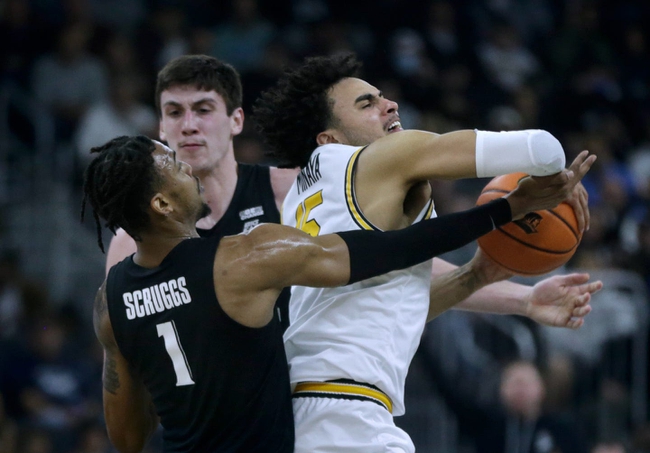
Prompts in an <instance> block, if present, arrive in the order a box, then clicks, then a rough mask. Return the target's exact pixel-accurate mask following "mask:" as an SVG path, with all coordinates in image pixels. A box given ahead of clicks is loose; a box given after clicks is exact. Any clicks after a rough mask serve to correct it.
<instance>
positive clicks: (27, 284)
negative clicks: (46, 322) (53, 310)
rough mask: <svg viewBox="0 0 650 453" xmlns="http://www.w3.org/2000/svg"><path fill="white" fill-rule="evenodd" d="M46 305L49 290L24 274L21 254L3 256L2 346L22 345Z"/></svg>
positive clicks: (0, 298) (11, 252)
mask: <svg viewBox="0 0 650 453" xmlns="http://www.w3.org/2000/svg"><path fill="white" fill-rule="evenodd" d="M46 304H47V294H46V292H45V289H44V288H41V287H40V286H39V285H38V284H37V283H35V282H33V281H31V280H29V279H28V278H27V277H26V276H25V275H24V274H23V272H22V270H21V263H20V255H19V254H18V252H17V251H16V250H6V251H4V252H2V253H0V345H1V344H2V342H3V341H7V340H12V341H19V340H20V338H21V335H22V334H23V333H24V328H25V326H26V324H27V323H28V322H29V320H30V319H33V317H34V316H36V315H37V314H38V313H39V312H41V311H42V310H43V309H44V308H45V306H46ZM0 371H1V370H0Z"/></svg>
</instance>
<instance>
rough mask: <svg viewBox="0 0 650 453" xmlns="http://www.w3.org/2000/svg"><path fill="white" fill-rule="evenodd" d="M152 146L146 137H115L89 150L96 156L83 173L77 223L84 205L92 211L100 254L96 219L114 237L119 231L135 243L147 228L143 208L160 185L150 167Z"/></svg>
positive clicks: (152, 168) (145, 209) (83, 211)
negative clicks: (102, 220)
mask: <svg viewBox="0 0 650 453" xmlns="http://www.w3.org/2000/svg"><path fill="white" fill-rule="evenodd" d="M155 149H156V145H155V143H154V142H153V140H151V139H150V138H148V137H145V136H143V135H138V136H134V137H127V136H122V137H117V138H114V139H113V140H111V141H109V142H108V143H106V144H104V145H102V146H98V147H95V148H92V149H91V150H90V152H91V153H93V154H97V156H96V157H95V158H94V159H93V160H92V161H91V162H90V164H89V165H88V167H87V168H86V171H85V172H84V184H83V192H84V196H83V200H82V202H81V220H82V221H83V219H84V213H85V210H86V201H88V202H89V203H90V206H91V207H92V209H93V217H94V218H95V224H96V226H97V237H98V241H97V242H98V244H99V248H100V249H101V250H102V252H104V244H103V242H102V232H101V225H100V222H99V217H102V218H103V219H104V220H106V225H105V226H106V227H107V228H108V229H109V230H111V231H112V232H113V234H115V231H116V230H117V229H118V228H123V229H124V231H126V232H127V233H128V234H129V236H131V237H132V238H133V239H135V240H136V241H139V240H141V237H140V236H139V233H140V232H141V231H143V229H144V228H146V227H147V226H148V225H149V216H148V215H147V206H148V205H149V201H150V200H151V197H153V195H154V194H155V191H156V190H158V189H159V187H160V184H161V183H162V177H161V175H160V173H158V170H157V169H156V166H155V165H154V158H153V152H154V150H155Z"/></svg>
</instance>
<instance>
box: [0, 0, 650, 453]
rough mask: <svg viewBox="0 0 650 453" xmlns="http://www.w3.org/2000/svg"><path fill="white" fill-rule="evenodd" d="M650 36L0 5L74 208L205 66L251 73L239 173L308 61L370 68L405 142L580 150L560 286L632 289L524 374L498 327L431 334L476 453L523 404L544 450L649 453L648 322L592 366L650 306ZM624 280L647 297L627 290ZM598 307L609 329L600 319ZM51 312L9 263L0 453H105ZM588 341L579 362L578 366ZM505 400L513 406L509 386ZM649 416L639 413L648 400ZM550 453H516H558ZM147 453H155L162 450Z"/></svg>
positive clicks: (0, 59)
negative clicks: (543, 144)
mask: <svg viewBox="0 0 650 453" xmlns="http://www.w3.org/2000/svg"><path fill="white" fill-rule="evenodd" d="M648 30H650V3H648V2H644V1H641V0H617V1H614V0H600V1H598V0H591V1H590V0H409V1H398V0H375V1H373V2H370V3H369V2H350V1H342V0H275V1H272V2H271V1H262V0H219V1H210V0H186V1H181V0H2V1H0V86H3V87H4V86H7V87H12V89H17V90H20V91H22V92H24V93H27V94H28V96H30V97H31V98H33V99H34V100H35V101H36V103H35V104H34V105H35V106H37V107H36V108H38V109H42V110H43V111H45V112H48V113H49V114H50V115H51V117H52V118H53V119H54V127H55V134H56V141H57V152H59V153H67V156H68V157H69V160H68V161H69V162H71V165H72V166H73V169H72V172H71V174H73V175H74V177H73V178H72V179H73V181H70V183H71V185H72V190H78V184H79V181H80V175H81V172H82V170H83V168H84V167H85V165H86V163H87V162H88V159H89V155H88V150H89V149H90V148H91V147H92V146H96V145H100V144H102V143H104V142H105V141H107V140H108V139H110V138H113V137H114V136H117V135H131V134H139V133H141V134H145V135H149V136H151V137H157V135H158V133H157V131H158V124H157V123H158V118H157V113H156V111H155V107H154V93H153V88H154V82H155V76H156V73H157V71H158V70H159V69H160V68H161V67H162V66H163V65H164V64H165V63H166V62H167V61H169V60H170V59H171V58H174V57H176V56H179V55H182V54H186V53H202V54H209V55H213V56H215V57H218V58H220V59H223V60H225V61H227V62H229V63H231V64H232V65H233V66H235V67H236V68H237V69H238V71H239V72H240V74H241V76H242V81H243V86H244V111H245V112H246V113H247V114H248V115H249V116H248V118H247V121H246V124H245V130H244V132H243V133H242V134H241V135H240V136H239V137H237V138H236V139H235V152H236V155H237V158H238V159H239V160H240V161H243V162H263V163H269V164H272V163H273V162H269V161H267V159H266V157H265V155H264V146H263V144H262V142H261V140H260V138H259V137H258V136H257V135H256V132H255V128H254V117H252V116H251V113H252V109H251V105H252V103H253V101H254V100H255V99H256V97H257V96H258V94H259V93H260V91H261V90H263V89H265V88H266V87H268V86H269V85H270V84H271V83H273V82H274V81H275V80H276V78H277V77H278V75H279V74H280V73H281V71H282V70H283V68H284V67H286V66H287V65H290V64H291V63H293V62H296V61H299V60H300V59H302V58H303V57H305V56H308V55H317V54H331V53H336V52H348V51H353V52H355V53H356V54H357V55H358V57H359V58H360V59H361V60H362V61H363V62H364V78H365V79H367V80H368V81H369V82H371V83H373V84H374V85H375V86H377V87H378V88H380V89H381V90H383V92H384V95H385V96H386V97H387V98H389V99H392V100H395V101H397V102H398V103H399V111H400V116H401V118H402V124H403V126H404V127H405V128H417V129H425V130H430V131H434V132H440V133H442V132H448V131H452V130H456V129H464V128H478V129H487V130H515V129H527V128H540V129H546V130H549V131H550V132H552V133H553V134H554V135H555V136H557V137H558V138H559V139H560V141H561V142H562V143H563V145H564V147H565V151H566V153H567V161H570V160H571V159H572V158H573V157H574V156H575V155H576V154H577V153H578V152H579V151H581V150H582V149H589V150H590V151H591V152H592V153H595V154H597V156H598V161H597V162H596V164H595V166H594V168H593V169H592V171H591V172H590V173H589V174H588V175H587V177H586V179H585V181H584V184H585V186H586V187H587V189H588V191H589V204H590V211H591V228H590V229H589V231H587V232H586V233H585V235H584V237H583V239H582V243H581V245H580V247H579V249H578V251H577V253H576V254H575V256H574V257H573V258H572V260H571V261H570V262H569V263H568V265H567V269H566V270H570V269H572V268H575V269H587V270H590V271H593V272H595V273H598V272H601V273H602V275H606V276H613V275H615V273H612V272H611V271H612V270H613V269H616V270H617V272H618V271H621V272H623V274H621V275H623V276H624V277H622V278H621V280H615V284H614V285H613V286H614V287H616V285H617V283H616V282H618V283H620V286H621V288H622V289H621V290H620V291H614V290H612V291H610V292H609V293H604V294H606V295H605V296H603V295H601V296H600V299H598V300H594V313H593V314H592V315H590V317H588V318H587V321H586V322H587V325H586V326H585V328H583V329H584V330H585V331H586V332H585V333H584V334H583V331H582V330H581V331H578V332H570V334H574V333H575V334H576V335H568V336H563V335H567V334H564V333H558V331H557V329H556V330H555V331H553V332H552V333H549V332H546V331H545V330H544V329H542V328H540V327H539V326H531V325H529V323H525V322H521V321H518V322H519V324H520V325H521V326H523V328H525V329H528V331H530V332H531V335H532V336H533V338H534V340H535V344H536V351H537V352H538V353H536V354H534V355H533V356H532V357H521V356H522V354H521V351H520V350H519V351H517V350H515V351H514V352H513V347H512V345H511V344H510V345H509V344H508V341H506V340H503V338H501V337H503V336H504V335H503V332H504V328H499V327H498V326H497V324H498V322H495V321H494V320H492V319H488V318H480V317H476V316H474V317H471V316H469V315H465V314H462V313H461V314H457V313H451V314H449V315H447V314H445V315H443V316H442V317H441V318H440V319H438V320H436V321H434V323H433V324H432V325H431V326H430V327H429V328H428V329H427V333H426V335H425V338H424V340H423V344H422V347H421V350H422V351H421V353H420V354H419V356H418V360H420V361H421V362H422V364H424V365H423V367H422V368H423V369H424V370H425V371H424V373H425V374H427V373H428V376H429V378H430V379H429V380H430V381H431V383H432V385H431V387H435V388H434V389H433V390H432V391H435V392H437V393H438V394H440V395H442V398H443V400H444V401H445V404H447V406H448V407H449V408H450V413H452V414H453V416H454V417H455V418H456V419H457V420H458V424H459V427H460V429H459V431H460V434H459V438H461V439H465V444H464V445H466V446H467V447H466V448H467V450H465V451H468V452H476V453H480V452H483V451H505V450H503V449H501V450H499V449H498V448H497V449H496V450H487V449H485V448H486V445H500V444H499V443H498V441H496V440H494V438H493V437H494V433H496V432H504V433H506V432H507V433H513V432H516V433H518V434H517V435H518V436H519V435H521V436H525V435H529V434H526V433H528V431H527V430H526V427H525V424H524V425H522V426H520V427H518V428H516V429H515V428H512V427H510V426H511V422H510V420H511V419H512V417H513V415H512V414H518V413H519V415H517V416H515V417H514V418H515V419H517V420H519V421H521V420H525V419H526V417H527V416H524V415H521V414H524V413H525V414H528V413H530V412H531V409H529V408H526V407H525V406H526V404H527V403H525V401H526V400H527V399H528V400H529V403H528V404H529V405H532V406H533V407H534V408H535V409H532V412H534V413H535V414H536V415H535V417H546V418H547V419H548V420H550V421H548V422H547V425H545V426H546V428H544V429H547V430H550V431H553V430H556V429H557V430H558V432H565V434H566V433H569V434H566V435H567V436H568V438H570V439H572V441H574V442H576V444H574V445H573V444H571V443H570V442H569V441H567V442H569V443H567V444H565V445H568V446H566V447H564V449H561V450H553V451H561V452H562V453H570V452H574V453H580V452H591V453H621V452H633V451H634V452H645V451H650V429H649V428H648V426H647V425H646V423H645V422H646V420H639V419H638V418H637V419H635V418H634V417H633V416H632V415H631V411H630V407H631V405H632V403H633V401H632V399H633V397H634V393H633V391H632V390H633V385H634V379H635V378H634V376H636V375H637V374H638V373H637V374H635V373H636V371H635V370H636V368H635V367H634V366H633V365H632V363H633V360H632V358H633V357H636V359H637V361H638V359H639V357H638V356H633V355H632V352H633V351H632V350H633V349H635V348H637V347H638V346H635V343H634V341H635V340H634V339H638V338H641V339H642V341H643V338H645V342H646V343H647V336H646V337H644V336H643V332H639V329H647V323H639V322H637V324H634V321H635V320H636V321H638V319H639V317H640V316H639V315H638V313H637V312H634V311H633V310H629V311H628V312H625V313H632V314H631V315H630V316H632V318H634V319H632V320H631V321H629V322H628V325H629V324H630V323H632V326H631V327H629V328H628V329H627V330H625V329H624V328H623V327H621V330H620V331H621V332H623V334H621V335H619V336H617V337H616V336H611V337H608V338H604V339H601V340H600V342H599V347H600V352H599V353H597V354H596V353H593V352H590V351H593V347H595V346H594V343H593V342H594V341H595V340H593V339H594V338H596V337H597V335H598V333H599V332H601V333H602V329H601V327H602V326H603V325H605V324H606V323H608V322H610V323H611V322H612V319H615V318H616V317H617V316H619V317H621V316H622V315H621V313H622V312H623V310H622V309H621V307H625V301H624V302H620V301H619V299H621V298H623V299H624V298H625V297H628V296H629V297H632V296H635V295H636V294H641V295H642V297H643V300H642V303H644V304H646V305H647V302H648V300H647V298H645V291H646V290H648V289H650V209H649V208H650V32H649V31H648ZM7 123H8V127H9V128H10V129H11V133H12V134H15V135H16V136H18V137H21V138H22V139H23V141H24V142H25V143H30V137H31V133H32V130H31V128H30V127H29V125H27V124H26V123H25V122H24V121H21V118H20V116H19V115H17V116H16V117H15V118H14V117H11V115H10V117H9V118H8V119H7ZM11 152H12V151H11V150H9V154H10V153H11ZM483 184H485V181H481V180H475V181H456V182H448V181H444V182H441V181H433V182H432V185H433V189H434V190H433V194H434V198H435V200H436V209H437V211H438V213H439V214H441V213H446V212H451V211H456V210H458V209H464V208H467V207H469V206H471V205H473V203H474V200H475V199H476V196H477V194H478V192H479V191H480V188H481V187H482V185H483ZM0 235H2V232H1V231H0ZM455 256H456V257H457V258H458V259H459V260H463V259H466V258H467V255H463V252H462V251H461V252H459V253H458V254H456V255H455ZM469 256H471V254H470V255H469ZM616 275H618V274H616ZM630 275H632V276H634V277H636V278H637V279H638V281H639V282H641V283H640V286H639V285H637V286H634V283H632V284H627V285H626V284H624V283H625V282H624V281H623V280H624V279H625V278H628V277H629V276H630ZM633 280H634V278H633ZM621 282H622V283H621ZM630 288H632V289H630ZM615 289H616V288H615ZM630 292H634V294H633V295H632V296H630V294H629V293H630ZM629 297H628V299H629ZM617 298H618V299H617ZM628 299H625V300H628ZM597 303H602V306H603V307H608V306H611V312H606V313H613V314H612V315H611V316H610V315H608V314H605V315H602V316H600V317H599V315H597V313H596V311H597V308H598V307H597ZM608 303H610V305H607V304H608ZM52 308H53V304H51V302H50V301H49V299H48V295H47V288H44V287H43V285H41V284H39V282H34V281H31V280H30V279H29V277H28V276H26V275H24V273H21V257H20V256H19V254H17V253H16V252H15V251H13V250H11V249H10V248H8V249H7V250H5V251H4V252H3V254H2V256H1V257H0V453H17V452H21V453H99V452H110V451H112V450H111V448H110V446H109V445H108V442H107V439H106V434H105V428H104V427H103V424H102V413H101V384H100V382H101V365H102V357H101V352H100V350H99V348H98V346H97V344H96V342H95V340H94V337H93V334H92V326H91V325H89V322H88V320H86V319H83V318H80V316H79V313H78V310H76V308H75V306H74V304H57V305H56V310H53V309H52ZM604 310H605V309H603V312H605V311H604ZM641 313H645V312H644V311H643V310H641ZM616 319H617V318H616ZM499 322H500V321H499ZM590 323H591V326H592V327H589V326H590ZM621 325H625V320H623V321H621ZM589 328H590V329H591V330H588V329H589ZM464 329H468V330H464ZM598 329H601V330H598ZM635 329H636V330H635ZM465 331H470V332H472V335H473V337H475V338H477V343H480V344H481V348H480V350H481V353H480V354H478V356H480V357H484V356H486V355H487V356H489V360H483V361H481V360H478V359H477V358H476V357H477V353H476V350H477V349H476V345H473V346H472V345H470V346H467V345H466V346H467V347H473V348H475V349H474V353H473V354H474V355H471V354H469V355H468V354H467V353H466V352H464V349H463V347H464V346H463V341H464V342H465V343H467V341H468V337H467V336H463V335H462V334H460V332H465ZM441 332H443V333H441ZM444 332H447V334H446V336H444V338H442V337H441V335H445V334H444ZM495 332H501V334H500V335H501V336H499V335H497V334H496V333H495ZM581 334H582V335H583V337H582V338H583V343H584V342H585V341H584V338H587V339H588V340H587V341H586V342H587V343H588V344H587V345H586V346H584V347H583V350H578V349H579V345H580V344H581V340H580V335H581ZM601 336H602V335H601ZM612 338H614V340H612ZM441 345H444V349H445V350H444V351H442V352H441V351H440V349H443V348H442V346H441ZM486 345H487V346H486ZM567 345H573V346H574V348H573V349H571V347H570V346H567ZM645 346H646V348H645V349H643V348H641V349H640V350H641V351H642V352H641V354H642V355H643V352H644V351H645V355H644V356H643V357H642V359H643V361H644V365H646V367H647V360H648V355H647V344H646V345H645ZM590 347H591V349H589V348H590ZM515 349H516V348H515ZM585 351H587V352H585ZM481 354H482V355H481ZM590 354H591V355H590ZM626 354H627V356H625V355H626ZM623 356H625V357H626V358H624V357H623ZM470 357H472V358H473V359H472V360H470V359H469V358H470ZM522 359H526V360H524V361H523V362H522ZM605 359H606V360H605ZM603 360H605V362H603ZM616 360H618V361H619V362H617V361H616ZM452 362H453V363H454V366H450V363H452ZM511 362H514V363H511ZM603 363H605V365H603ZM506 364H509V365H508V366H506ZM479 365H480V366H479ZM637 365H639V364H638V363H637ZM645 377H646V381H645V382H643V383H642V384H641V385H642V386H645V388H646V390H647V387H648V381H647V374H646V375H645ZM513 382H514V383H518V384H514V385H519V386H520V387H519V390H517V387H514V390H512V389H511V387H509V384H511V383H513ZM527 384H530V387H526V385H527ZM527 389H528V390H527ZM481 392H482V393H481ZM517 392H519V393H520V394H518V393H517ZM485 393H490V394H489V395H486V394H485ZM513 395H514V396H513ZM517 395H519V396H517ZM642 397H644V398H646V401H645V402H644V403H645V404H644V405H642V407H643V406H645V407H647V403H648V401H647V391H646V392H645V393H642ZM513 399H514V402H513ZM517 401H519V403H517ZM637 403H638V401H637ZM603 407H604V408H603ZM495 414H501V415H499V417H502V418H499V417H497V416H496V415H495ZM553 414H556V415H555V416H552V415H553ZM585 414H589V415H588V416H586V415H585ZM483 415H485V417H487V418H484V419H482V418H481V417H483ZM481 420H483V421H481ZM485 420H490V423H487V422H485ZM486 428H489V429H486ZM513 430H514V431H513ZM522 433H523V434H522ZM510 435H511V434H510ZM490 436H492V437H490ZM504 436H505V434H504ZM530 436H533V435H532V434H530ZM506 437H507V436H506ZM414 438H415V439H417V436H414ZM530 438H531V439H533V437H530ZM539 438H540V437H539V436H537V437H534V439H539ZM531 442H532V441H531ZM540 442H541V441H540ZM538 443H539V442H538ZM542 444H543V442H542V443H541V444H540V445H541V446H540V445H537V446H535V447H534V448H537V449H532V448H533V447H531V449H530V450H525V451H531V452H532V451H536V452H543V451H549V452H550V451H551V450H544V445H542ZM150 448H151V451H157V450H156V448H158V447H157V444H156V442H155V441H154V442H153V443H152V446H151V447H150ZM504 448H505V447H504ZM425 451H426V450H425ZM508 451H510V450H508ZM512 451H515V450H512ZM516 451H519V450H516ZM521 451H524V450H521Z"/></svg>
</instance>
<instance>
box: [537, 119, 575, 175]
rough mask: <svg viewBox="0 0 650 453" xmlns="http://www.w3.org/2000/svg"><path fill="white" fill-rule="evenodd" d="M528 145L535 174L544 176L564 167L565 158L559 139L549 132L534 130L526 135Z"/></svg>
mask: <svg viewBox="0 0 650 453" xmlns="http://www.w3.org/2000/svg"><path fill="white" fill-rule="evenodd" d="M528 147H529V150H530V156H531V160H532V164H533V168H534V171H532V172H531V174H533V175H535V176H546V175H552V174H555V173H558V172H560V171H562V170H563V169H564V166H565V165H566V158H565V155H564V149H563V148H562V145H561V144H560V142H559V140H558V139H557V138H555V137H554V136H553V134H551V133H550V132H547V131H545V130H535V131H532V133H531V134H530V135H529V136H528Z"/></svg>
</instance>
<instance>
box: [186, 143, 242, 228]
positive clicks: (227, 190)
mask: <svg viewBox="0 0 650 453" xmlns="http://www.w3.org/2000/svg"><path fill="white" fill-rule="evenodd" d="M197 176H198V177H199V178H200V179H201V185H203V190H204V192H203V194H204V197H205V201H206V202H207V203H208V206H210V209H211V211H212V212H211V213H210V215H209V216H207V217H204V218H203V219H201V220H199V221H198V222H197V224H196V226H197V227H199V228H202V229H210V228H212V227H213V226H214V225H216V223H217V222H219V220H221V218H222V217H223V215H224V214H225V213H226V210H227V209H228V206H230V202H231V201H232V197H233V196H234V194H235V189H236V188H237V178H238V176H237V162H236V161H235V158H234V155H233V154H232V153H228V154H227V155H226V156H224V158H223V159H222V160H221V161H219V164H218V165H216V166H215V167H214V168H212V169H211V170H210V171H208V172H205V173H202V174H197Z"/></svg>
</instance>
